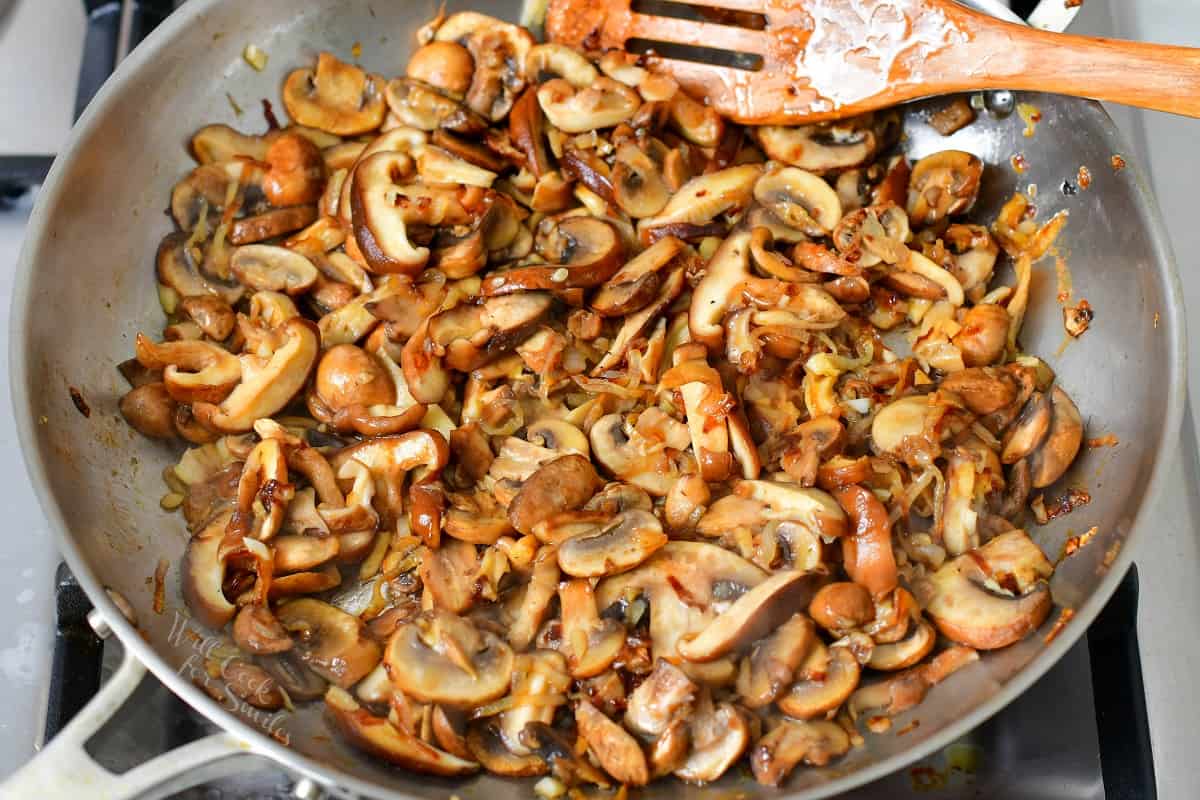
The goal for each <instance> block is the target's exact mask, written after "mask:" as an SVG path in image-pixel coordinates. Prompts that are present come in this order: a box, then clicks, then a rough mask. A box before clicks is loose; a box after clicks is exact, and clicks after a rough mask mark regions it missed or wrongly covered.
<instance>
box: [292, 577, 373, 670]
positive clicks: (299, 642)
mask: <svg viewBox="0 0 1200 800" xmlns="http://www.w3.org/2000/svg"><path fill="white" fill-rule="evenodd" d="M275 616H276V617H277V618H278V619H279V623H280V624H281V625H283V627H284V628H285V629H286V630H287V631H289V632H290V633H291V634H292V637H293V638H294V639H295V642H296V644H295V652H296V654H297V655H299V656H300V659H301V660H302V661H303V662H304V663H305V665H307V666H308V668H309V669H311V670H312V671H313V672H315V673H317V674H318V675H320V676H321V677H322V678H325V679H326V680H328V681H329V682H330V683H332V684H334V685H335V686H339V687H341V688H343V689H348V688H350V687H351V686H353V685H354V684H356V683H358V681H359V680H361V679H362V678H363V677H365V676H366V675H367V673H369V672H370V671H371V670H373V669H375V666H376V665H377V664H378V663H379V659H380V658H381V653H380V648H379V645H378V644H376V643H375V641H374V640H373V639H371V638H369V637H368V636H367V632H366V627H365V626H364V625H363V623H362V621H361V620H360V619H358V617H355V616H352V615H350V614H347V613H346V612H345V611H342V610H340V609H338V608H335V607H334V606H331V605H329V604H328V603H323V602H321V601H320V600H314V599H312V598H310V597H302V598H299V599H296V600H292V601H289V602H287V603H284V604H283V605H281V606H279V608H278V609H277V610H276V612H275Z"/></svg>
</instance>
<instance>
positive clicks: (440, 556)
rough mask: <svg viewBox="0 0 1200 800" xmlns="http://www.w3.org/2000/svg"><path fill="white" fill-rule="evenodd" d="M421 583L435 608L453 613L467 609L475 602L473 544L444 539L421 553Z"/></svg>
mask: <svg viewBox="0 0 1200 800" xmlns="http://www.w3.org/2000/svg"><path fill="white" fill-rule="evenodd" d="M419 574H420V576H421V583H422V584H423V585H424V587H425V589H426V590H428V592H429V594H430V595H431V596H432V598H433V604H434V606H435V607H437V608H442V609H445V610H446V611H449V612H450V613H452V614H461V613H463V612H465V611H467V610H468V609H469V608H470V607H471V605H472V604H473V603H474V601H475V593H476V582H477V580H478V575H479V555H478V554H477V553H476V552H475V545H473V544H470V543H468V542H463V541H460V540H458V539H447V540H446V541H444V542H442V545H441V547H439V548H437V549H436V550H430V549H428V548H426V549H425V550H424V551H423V552H422V553H421V566H420V567H419Z"/></svg>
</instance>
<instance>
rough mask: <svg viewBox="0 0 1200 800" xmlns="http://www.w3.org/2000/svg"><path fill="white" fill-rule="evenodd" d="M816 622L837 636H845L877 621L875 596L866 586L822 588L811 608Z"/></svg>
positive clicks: (852, 585) (830, 586)
mask: <svg viewBox="0 0 1200 800" xmlns="http://www.w3.org/2000/svg"><path fill="white" fill-rule="evenodd" d="M808 614H809V616H811V617H812V618H813V620H814V621H815V622H816V623H817V624H818V625H820V626H821V627H822V628H824V629H825V630H827V631H829V632H830V633H832V634H833V635H834V636H843V635H845V634H846V633H848V632H850V631H851V630H853V629H854V628H858V627H861V626H862V625H865V624H866V623H868V622H870V621H871V620H872V619H874V617H875V606H874V604H873V603H872V602H871V593H870V592H868V591H867V590H866V589H865V588H864V587H863V586H860V585H859V584H857V583H850V582H849V581H839V582H837V583H830V584H827V585H825V586H822V587H821V588H820V590H819V591H817V594H816V596H815V597H813V599H812V602H811V603H809V605H808Z"/></svg>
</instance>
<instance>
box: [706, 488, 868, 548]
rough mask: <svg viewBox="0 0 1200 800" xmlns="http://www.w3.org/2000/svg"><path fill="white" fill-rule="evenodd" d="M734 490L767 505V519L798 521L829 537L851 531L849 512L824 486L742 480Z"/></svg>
mask: <svg viewBox="0 0 1200 800" xmlns="http://www.w3.org/2000/svg"><path fill="white" fill-rule="evenodd" d="M734 494H735V495H736V496H737V497H739V498H744V499H747V500H752V501H754V502H756V503H760V504H762V505H763V506H765V509H764V511H763V516H764V518H765V519H768V520H780V521H787V522H794V523H797V524H799V525H802V526H804V527H806V528H808V529H810V530H812V531H813V532H814V533H816V534H817V535H819V536H823V537H825V538H828V539H832V538H837V537H841V536H843V535H844V534H845V533H846V532H847V521H846V514H845V513H843V512H842V509H841V508H839V507H838V504H837V502H836V501H835V500H834V498H833V497H831V496H830V495H829V494H827V493H826V492H823V491H821V490H820V489H806V488H803V487H798V486H791V485H788V484H785V483H778V482H775V481H739V482H738V484H737V486H736V487H734ZM713 507H714V508H715V507H716V506H715V504H714V506H713Z"/></svg>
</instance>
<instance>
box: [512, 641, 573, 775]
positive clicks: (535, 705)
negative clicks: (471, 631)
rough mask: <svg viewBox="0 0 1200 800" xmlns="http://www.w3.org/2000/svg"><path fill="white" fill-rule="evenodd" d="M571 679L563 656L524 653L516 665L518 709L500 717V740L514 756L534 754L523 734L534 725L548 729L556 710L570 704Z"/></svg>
mask: <svg viewBox="0 0 1200 800" xmlns="http://www.w3.org/2000/svg"><path fill="white" fill-rule="evenodd" d="M570 687H571V676H569V675H568V674H567V665H566V663H565V662H564V660H563V657H562V655H560V654H559V653H555V652H553V651H552V650H535V651H534V652H532V653H522V654H521V655H519V656H517V657H516V659H515V660H514V662H513V685H512V693H511V695H510V697H512V698H513V701H514V705H513V706H512V707H511V708H509V709H508V710H507V711H505V712H504V713H502V714H501V715H500V739H501V740H502V741H503V742H504V745H505V747H507V748H508V749H509V751H510V752H512V753H513V754H514V755H518V756H526V755H529V754H530V753H531V752H532V751H531V749H530V748H529V747H528V746H526V745H525V744H524V743H523V742H522V741H521V732H522V731H524V730H525V728H526V726H528V725H529V724H530V723H533V724H541V725H548V724H549V723H550V722H552V721H553V720H554V712H555V710H556V709H557V708H558V707H559V706H561V705H564V704H565V703H566V702H567V690H568V689H569V688H570Z"/></svg>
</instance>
